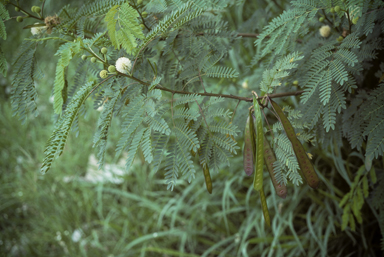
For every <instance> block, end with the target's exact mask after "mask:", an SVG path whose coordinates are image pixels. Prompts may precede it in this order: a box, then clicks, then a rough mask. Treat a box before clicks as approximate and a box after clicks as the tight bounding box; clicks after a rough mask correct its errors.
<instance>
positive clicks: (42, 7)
mask: <svg viewBox="0 0 384 257" xmlns="http://www.w3.org/2000/svg"><path fill="white" fill-rule="evenodd" d="M44 5H45V0H44V1H43V4H42V5H41V17H42V18H43V19H44Z"/></svg>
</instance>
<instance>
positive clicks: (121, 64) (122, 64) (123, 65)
mask: <svg viewBox="0 0 384 257" xmlns="http://www.w3.org/2000/svg"><path fill="white" fill-rule="evenodd" d="M115 66H116V70H117V71H118V72H121V73H125V74H128V73H129V71H130V70H131V68H132V63H131V60H129V59H128V58H126V57H120V58H119V59H117V61H116V65H115Z"/></svg>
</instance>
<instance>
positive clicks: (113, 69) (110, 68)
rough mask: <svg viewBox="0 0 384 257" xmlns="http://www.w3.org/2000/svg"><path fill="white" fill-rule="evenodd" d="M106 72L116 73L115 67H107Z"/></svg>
mask: <svg viewBox="0 0 384 257" xmlns="http://www.w3.org/2000/svg"><path fill="white" fill-rule="evenodd" d="M108 71H109V72H116V67H115V66H114V65H110V66H109V67H108Z"/></svg>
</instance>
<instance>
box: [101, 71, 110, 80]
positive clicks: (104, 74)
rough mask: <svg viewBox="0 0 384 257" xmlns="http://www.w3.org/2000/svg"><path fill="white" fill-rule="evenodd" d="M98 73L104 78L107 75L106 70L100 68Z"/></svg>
mask: <svg viewBox="0 0 384 257" xmlns="http://www.w3.org/2000/svg"><path fill="white" fill-rule="evenodd" d="M99 75H100V78H102V79H106V78H107V77H108V71H106V70H102V71H100V74H99Z"/></svg>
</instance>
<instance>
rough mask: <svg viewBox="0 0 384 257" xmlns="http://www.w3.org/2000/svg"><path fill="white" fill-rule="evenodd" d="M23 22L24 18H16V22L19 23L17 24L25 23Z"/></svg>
mask: <svg viewBox="0 0 384 257" xmlns="http://www.w3.org/2000/svg"><path fill="white" fill-rule="evenodd" d="M23 20H24V18H23V17H21V16H18V17H17V18H16V21H17V22H23Z"/></svg>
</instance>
